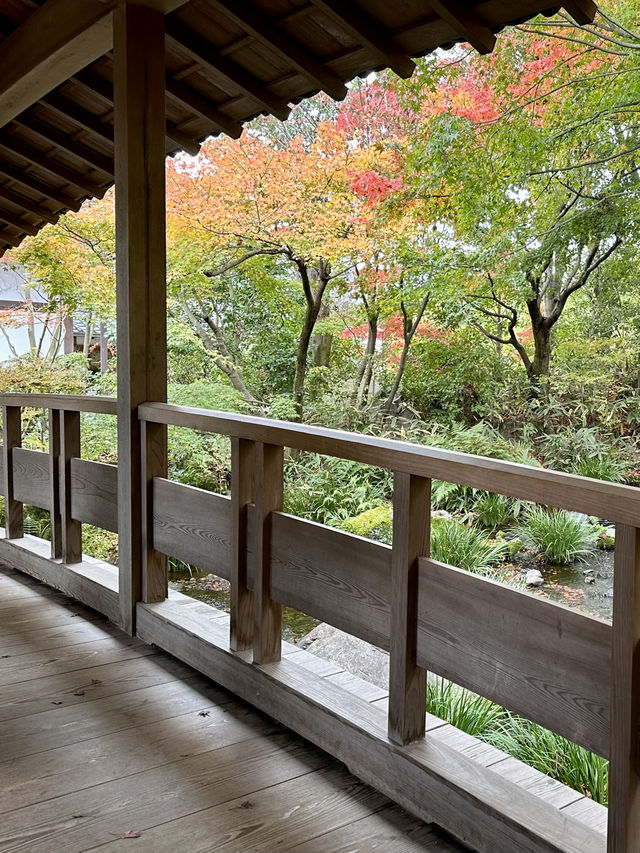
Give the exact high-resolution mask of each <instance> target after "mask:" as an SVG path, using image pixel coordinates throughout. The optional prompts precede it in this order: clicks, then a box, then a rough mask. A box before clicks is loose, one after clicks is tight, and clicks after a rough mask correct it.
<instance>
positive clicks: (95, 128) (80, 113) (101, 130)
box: [40, 92, 113, 145]
mask: <svg viewBox="0 0 640 853" xmlns="http://www.w3.org/2000/svg"><path fill="white" fill-rule="evenodd" d="M40 103H41V104H44V105H45V107H49V108H50V109H53V110H55V111H56V112H57V113H60V115H62V116H65V117H66V118H69V119H71V121H74V122H75V123H76V124H79V125H80V126H81V127H83V128H84V129H85V130H88V131H89V132H90V133H93V134H95V135H96V136H97V137H98V138H99V139H101V140H102V141H103V142H107V143H108V144H109V145H113V125H110V124H107V123H106V122H103V121H102V120H101V119H100V116H97V115H95V113H92V112H89V110H85V109H84V108H83V107H80V106H78V104H76V103H74V102H73V101H72V100H70V99H69V98H66V97H65V96H64V95H62V94H60V92H51V94H50V95H47V96H46V97H44V98H41V99H40Z"/></svg>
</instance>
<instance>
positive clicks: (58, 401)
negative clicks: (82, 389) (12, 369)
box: [0, 394, 118, 415]
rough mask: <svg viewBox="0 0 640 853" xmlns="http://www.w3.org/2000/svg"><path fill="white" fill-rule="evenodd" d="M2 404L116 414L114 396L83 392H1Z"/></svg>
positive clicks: (0, 403) (0, 400) (0, 399)
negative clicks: (91, 394)
mask: <svg viewBox="0 0 640 853" xmlns="http://www.w3.org/2000/svg"><path fill="white" fill-rule="evenodd" d="M0 405H3V406H22V407H23V408H34V409H61V410H62V411H65V412H93V413H95V414H102V415H116V414H117V413H118V408H117V401H116V400H115V398H114V397H98V396H96V397H93V396H91V397H89V396H86V395H81V394H0Z"/></svg>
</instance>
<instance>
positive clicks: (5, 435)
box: [2, 406, 24, 539]
mask: <svg viewBox="0 0 640 853" xmlns="http://www.w3.org/2000/svg"><path fill="white" fill-rule="evenodd" d="M21 444H22V417H21V410H20V407H19V406H3V411H2V456H3V459H2V462H3V465H4V517H5V522H4V526H5V531H6V535H7V539H20V537H21V536H24V511H23V505H22V503H21V502H20V501H17V500H16V499H15V497H14V494H13V449H14V447H20V446H21Z"/></svg>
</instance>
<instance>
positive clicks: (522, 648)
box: [418, 558, 611, 756]
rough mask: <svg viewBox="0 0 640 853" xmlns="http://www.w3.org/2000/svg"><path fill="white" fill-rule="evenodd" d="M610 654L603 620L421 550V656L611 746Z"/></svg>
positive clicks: (511, 703) (547, 721)
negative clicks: (435, 558)
mask: <svg viewBox="0 0 640 853" xmlns="http://www.w3.org/2000/svg"><path fill="white" fill-rule="evenodd" d="M610 657H611V626H610V625H608V624H606V623H605V622H601V621H600V620H598V619H594V618H592V617H590V616H584V615H583V614H581V613H576V612H575V611H573V610H569V609H568V608H567V607H564V606H563V605H561V604H556V603H554V602H551V601H544V600H542V599H540V598H538V597H536V596H534V595H532V594H531V593H527V592H520V591H519V590H515V589H510V588H508V587H506V586H503V585H502V584H499V583H496V582H495V581H492V580H489V579H487V578H482V577H478V576H476V575H472V574H469V572H465V571H462V570H461V569H455V568H452V567H451V566H446V565H444V564H442V563H437V562H435V561H433V560H428V559H424V558H423V559H421V560H420V568H419V583H418V663H419V664H420V666H423V667H425V668H426V669H427V670H429V671H431V672H435V673H437V674H439V675H442V676H443V677H445V678H448V679H450V680H451V681H453V682H455V683H456V684H460V685H462V686H463V687H467V688H469V689H470V690H473V691H475V692H476V693H480V694H481V695H482V696H486V697H487V698H489V699H492V700H493V701H494V702H497V703H498V704H500V705H504V706H505V707H507V708H509V709H510V710H512V711H515V712H516V713H518V714H522V715H523V716H524V717H528V718H529V719H531V720H534V721H535V722H537V723H540V724H541V725H543V726H546V727H547V728H549V729H552V730H553V731H555V732H557V733H558V734H561V735H564V736H565V737H567V738H569V739H570V740H573V741H575V742H576V743H579V744H581V745H582V746H585V747H587V749H590V750H593V751H594V752H597V753H598V754H599V755H604V756H606V755H608V752H609V669H610Z"/></svg>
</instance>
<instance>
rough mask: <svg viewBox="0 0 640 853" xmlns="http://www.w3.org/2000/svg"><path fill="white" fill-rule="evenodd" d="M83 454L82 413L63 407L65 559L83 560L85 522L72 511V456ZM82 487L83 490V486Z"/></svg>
mask: <svg viewBox="0 0 640 853" xmlns="http://www.w3.org/2000/svg"><path fill="white" fill-rule="evenodd" d="M79 456H80V413H79V412H75V411H60V464H59V466H58V469H59V472H60V513H61V516H62V519H61V525H62V559H63V560H64V562H65V563H67V564H71V563H79V562H80V561H81V560H82V525H81V523H80V521H79V520H78V519H77V518H74V515H73V484H72V466H73V460H74V459H75V458H77V457H79ZM81 491H82V490H81Z"/></svg>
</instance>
